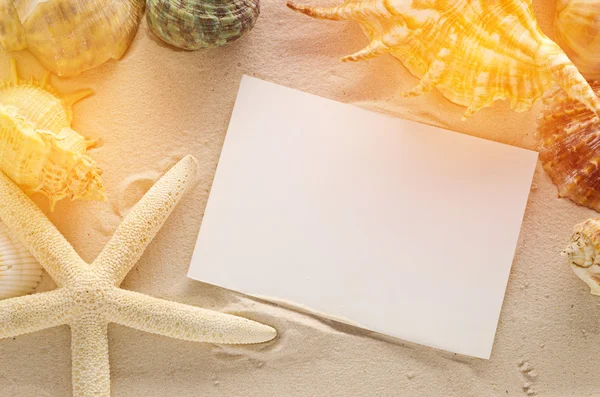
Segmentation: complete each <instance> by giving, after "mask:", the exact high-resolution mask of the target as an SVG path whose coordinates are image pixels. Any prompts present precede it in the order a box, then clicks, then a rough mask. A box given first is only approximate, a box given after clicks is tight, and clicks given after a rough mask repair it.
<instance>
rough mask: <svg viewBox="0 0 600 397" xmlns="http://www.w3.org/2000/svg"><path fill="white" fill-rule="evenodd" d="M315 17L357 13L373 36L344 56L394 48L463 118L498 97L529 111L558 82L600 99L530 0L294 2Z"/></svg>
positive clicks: (584, 98) (587, 100) (591, 103)
mask: <svg viewBox="0 0 600 397" xmlns="http://www.w3.org/2000/svg"><path fill="white" fill-rule="evenodd" d="M287 5H288V7H289V8H291V9H292V10H294V11H297V12H300V13H302V14H305V15H308V16H311V17H313V18H317V19H326V20H335V21H338V20H342V21H356V22H358V23H359V24H360V25H361V27H362V28H363V31H364V32H365V34H366V35H367V36H368V37H369V39H370V44H369V45H368V46H367V47H366V48H364V49H362V50H360V51H358V52H356V53H354V54H353V55H349V56H345V57H343V58H342V60H343V61H358V60H363V59H370V58H373V57H376V56H379V55H381V54H385V53H390V54H391V55H393V56H394V57H396V58H398V59H399V60H400V61H401V62H402V63H403V64H404V66H406V68H407V69H408V70H409V71H410V72H411V73H412V74H414V75H415V76H417V77H419V78H421V82H420V84H419V85H418V86H417V87H415V88H413V89H412V90H410V91H408V92H406V93H403V94H402V95H403V96H415V95H420V94H422V93H425V92H427V91H430V90H432V89H433V88H438V89H439V90H440V91H441V93H442V94H443V95H444V96H445V97H446V98H447V99H449V100H450V101H452V102H454V103H457V104H459V105H463V106H467V110H466V112H465V114H464V117H463V119H464V118H467V117H469V116H471V115H472V114H473V113H475V112H476V111H478V110H479V109H482V108H484V107H487V106H490V105H491V104H492V103H493V102H494V101H495V100H497V99H508V100H509V101H510V106H511V107H512V108H513V109H514V110H516V111H525V110H528V109H530V108H531V106H532V105H533V103H534V102H535V101H537V100H538V99H540V98H541V97H542V95H543V94H544V92H545V91H546V90H548V89H549V88H550V87H551V86H552V85H553V84H554V83H558V85H559V86H560V87H562V88H563V89H564V90H565V91H566V92H567V93H568V95H569V96H570V97H572V98H575V99H577V100H578V101H580V102H582V103H583V104H584V105H585V106H586V107H587V108H589V109H590V110H591V111H593V112H594V113H599V112H600V100H599V99H598V97H597V96H596V94H595V93H594V92H593V91H592V89H591V88H590V86H589V85H588V83H587V82H586V80H585V79H584V78H583V76H581V74H580V73H579V72H578V71H577V68H576V67H575V65H573V63H572V62H571V61H570V60H569V59H568V58H567V56H566V55H565V53H564V52H563V51H562V50H561V49H560V47H559V46H558V45H557V44H556V43H554V42H553V41H552V40H550V39H549V38H548V37H546V36H545V35H544V34H543V33H542V31H541V29H540V28H539V26H538V24H537V22H536V20H535V16H534V15H533V10H532V9H531V2H530V1H522V0H497V1H493V2H487V1H484V2H471V1H467V0H440V1H435V2H432V1H425V0H347V1H346V2H345V3H343V4H342V5H340V6H337V7H331V8H324V7H310V6H305V5H300V4H297V3H294V2H291V1H290V2H288V3H287Z"/></svg>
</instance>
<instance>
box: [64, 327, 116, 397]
mask: <svg viewBox="0 0 600 397" xmlns="http://www.w3.org/2000/svg"><path fill="white" fill-rule="evenodd" d="M107 325H108V324H107V323H106V321H104V320H103V319H101V318H98V317H97V316H94V315H91V316H82V317H79V318H77V319H75V320H73V322H72V323H71V351H72V361H71V366H72V369H71V371H72V374H73V376H72V377H73V397H89V396H95V397H110V367H109V362H108V330H107Z"/></svg>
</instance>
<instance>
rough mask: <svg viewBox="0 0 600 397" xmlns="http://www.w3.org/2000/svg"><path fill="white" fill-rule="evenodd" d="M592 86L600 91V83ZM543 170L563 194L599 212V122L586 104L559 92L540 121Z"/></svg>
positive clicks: (560, 193) (539, 131) (559, 193)
mask: <svg viewBox="0 0 600 397" xmlns="http://www.w3.org/2000/svg"><path fill="white" fill-rule="evenodd" d="M591 87H592V88H593V90H594V91H595V92H596V93H600V82H594V83H592V84H591ZM538 135H539V141H540V146H539V151H540V160H541V161H542V164H543V166H544V169H545V170H546V172H547V173H548V175H549V176H550V178H552V182H554V184H555V185H556V187H557V189H558V195H559V196H560V197H566V198H569V199H571V200H573V201H574V202H575V203H577V204H579V205H583V206H585V207H588V208H591V209H593V210H596V211H599V212H600V167H598V165H600V121H599V120H598V117H597V116H596V115H595V114H594V113H592V112H591V111H590V110H589V109H587V108H586V107H585V105H584V104H582V103H581V102H578V101H576V100H574V99H572V98H569V97H568V96H567V95H566V94H565V93H564V92H562V93H558V94H556V95H555V96H554V97H553V98H552V100H551V102H550V103H549V106H548V107H547V108H546V109H545V110H544V113H543V115H542V118H541V119H540V122H539V128H538Z"/></svg>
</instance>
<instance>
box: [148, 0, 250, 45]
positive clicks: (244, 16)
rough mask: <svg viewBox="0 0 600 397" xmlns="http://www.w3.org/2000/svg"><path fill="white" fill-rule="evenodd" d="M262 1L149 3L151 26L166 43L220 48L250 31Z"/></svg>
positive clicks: (153, 0) (169, 0) (167, 0)
mask: <svg viewBox="0 0 600 397" xmlns="http://www.w3.org/2000/svg"><path fill="white" fill-rule="evenodd" d="M259 12H260V11H259V0H148V15H147V19H148V25H149V26H150V28H151V29H152V31H153V32H154V33H155V34H156V35H157V36H158V37H159V38H160V39H161V40H163V41H164V42H166V43H168V44H170V45H172V46H174V47H178V48H182V49H186V50H197V49H200V48H211V47H219V46H223V45H226V44H228V43H231V42H233V41H235V40H237V39H239V38H240V37H242V36H243V35H244V34H246V33H247V32H249V31H250V29H252V27H253V26H254V23H255V22H256V20H257V19H258V15H259Z"/></svg>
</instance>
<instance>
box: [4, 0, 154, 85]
mask: <svg viewBox="0 0 600 397" xmlns="http://www.w3.org/2000/svg"><path fill="white" fill-rule="evenodd" d="M11 3H12V7H11ZM3 8H5V9H6V10H7V15H9V17H7V18H5V17H4V15H5V14H4V13H2V11H1V10H2V9H3ZM11 8H12V9H13V10H12V11H11ZM8 11H10V12H11V13H10V14H8ZM143 12H144V0H12V1H11V0H0V15H2V18H1V19H2V21H1V22H0V45H1V46H2V47H3V48H4V49H5V50H8V51H13V50H18V49H22V48H24V45H23V44H24V43H25V42H26V45H27V48H28V49H29V51H31V52H32V53H33V54H34V55H35V56H36V57H37V58H38V59H39V60H40V62H41V63H42V64H43V65H44V66H45V67H46V68H47V69H48V70H50V71H52V72H54V73H56V74H58V75H59V76H75V75H77V74H79V73H81V72H83V71H85V70H88V69H91V68H94V67H96V66H98V65H100V64H102V63H104V62H106V61H108V60H109V59H112V58H114V59H120V58H121V57H122V56H123V54H124V53H125V51H127V48H128V47H129V45H130V44H131V42H132V41H133V38H134V36H135V33H136V31H137V28H138V25H139V22H140V20H141V17H142V14H143ZM15 15H16V17H17V18H15ZM19 24H20V27H19V26H18V25H19ZM3 25H6V26H3ZM24 40H25V41H24Z"/></svg>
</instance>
